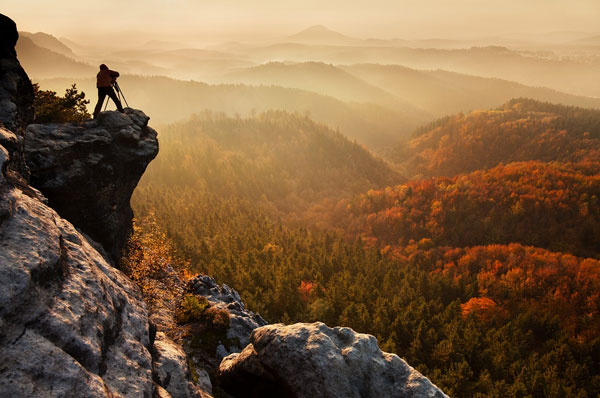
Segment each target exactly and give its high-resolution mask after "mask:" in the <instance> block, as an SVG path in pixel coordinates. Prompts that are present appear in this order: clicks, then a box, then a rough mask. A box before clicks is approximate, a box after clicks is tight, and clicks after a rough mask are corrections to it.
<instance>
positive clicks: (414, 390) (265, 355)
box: [218, 322, 447, 398]
mask: <svg viewBox="0 0 600 398" xmlns="http://www.w3.org/2000/svg"><path fill="white" fill-rule="evenodd" d="M250 343H251V344H249V345H248V346H247V347H246V348H244V350H243V351H242V352H241V353H239V354H232V355H229V356H228V357H226V358H225V359H223V361H222V362H221V365H220V367H219V373H218V378H219V384H220V385H221V387H222V388H223V389H225V391H227V392H228V393H230V394H231V395H233V396H234V397H294V398H309V397H323V398H334V397H336V398H337V397H339V398H353V397H355V398H371V397H372V398H379V397H386V398H401V397H411V398H444V397H447V396H446V395H445V394H444V393H443V392H442V391H441V390H439V389H438V388H437V387H436V386H435V385H433V384H432V383H431V382H430V381H429V380H428V379H427V378H426V377H424V376H423V375H422V374H420V373H419V372H417V371H416V370H415V369H413V368H412V367H410V366H409V365H408V364H407V363H406V362H405V361H404V360H402V359H400V357H398V356H397V355H395V354H388V353H385V352H382V351H381V350H380V349H379V346H378V345H377V340H376V339H375V337H373V336H371V335H367V334H360V333H356V332H355V331H353V330H352V329H350V328H344V327H336V328H329V327H327V325H325V324H323V323H320V322H317V323H313V324H305V323H298V324H295V325H290V326H285V325H282V324H277V325H268V326H264V327H261V328H258V329H255V330H254V331H253V332H252V334H251V336H250Z"/></svg>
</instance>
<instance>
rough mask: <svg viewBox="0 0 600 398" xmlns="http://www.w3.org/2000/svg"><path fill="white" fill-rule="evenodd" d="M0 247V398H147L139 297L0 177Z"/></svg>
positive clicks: (2, 157)
mask: <svg viewBox="0 0 600 398" xmlns="http://www.w3.org/2000/svg"><path fill="white" fill-rule="evenodd" d="M7 159H8V152H7V151H6V150H5V149H4V148H2V147H0V162H2V163H3V165H4V163H5V162H6V161H7ZM0 241H1V242H2V244H1V245H0V358H2V361H1V362H0V396H2V397H69V396H71V397H75V396H77V397H111V398H114V397H151V396H152V392H153V382H152V364H151V355H150V352H149V350H148V347H149V346H150V343H151V342H150V339H149V333H148V318H147V313H146V306H145V304H144V302H143V300H142V298H141V296H140V294H139V290H138V289H137V287H136V286H134V285H133V283H132V282H131V281H130V280H129V279H128V278H127V277H125V276H124V275H123V274H122V273H121V272H120V271H118V270H117V269H115V268H114V267H112V266H110V265H109V263H108V262H107V261H106V260H105V259H104V258H103V256H102V255H100V253H98V251H96V250H95V249H94V248H93V247H92V245H91V244H90V243H89V242H88V241H87V240H86V238H85V237H84V236H82V235H81V234H80V233H79V232H77V230H76V229H75V228H74V227H73V225H71V224H70V223H69V222H68V221H66V220H64V219H62V218H61V217H60V216H59V215H58V214H57V213H56V212H55V211H54V210H52V209H51V208H49V207H48V206H46V205H45V204H44V203H42V202H41V201H40V200H39V198H38V197H37V196H36V195H35V191H33V190H31V191H29V190H22V189H20V188H17V187H15V186H13V185H12V184H11V183H10V181H9V180H7V179H6V178H5V174H4V173H2V175H0Z"/></svg>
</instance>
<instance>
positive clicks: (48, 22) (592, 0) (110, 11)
mask: <svg viewBox="0 0 600 398" xmlns="http://www.w3.org/2000/svg"><path fill="white" fill-rule="evenodd" d="M0 12H1V13H3V14H6V15H8V16H10V17H11V18H13V19H14V20H15V21H16V22H17V24H18V26H19V29H21V30H26V31H34V32H35V31H44V32H48V33H52V34H54V35H57V36H67V37H69V38H72V39H78V38H79V39H81V38H84V37H86V36H90V35H96V34H98V33H100V32H102V31H113V32H114V31H117V30H119V31H121V30H135V31H147V32H153V33H154V35H155V36H156V37H153V38H157V37H164V38H165V39H168V38H169V37H170V36H175V35H177V34H182V33H187V34H189V33H197V34H198V35H199V36H200V35H206V36H207V37H209V36H215V37H216V36H222V37H223V38H226V39H231V38H234V37H235V36H236V35H238V36H239V37H238V38H243V35H248V34H251V33H256V34H265V33H270V32H272V33H277V34H291V33H295V32H296V31H299V30H301V29H303V28H305V27H308V26H311V25H315V24H321V25H326V26H327V27H329V28H331V29H334V30H338V31H341V32H343V33H346V34H349V35H354V36H358V37H363V38H366V37H380V38H392V37H399V38H430V37H445V38H468V37H486V36H492V35H499V34H510V33H542V32H552V31H562V30H577V31H587V32H590V33H597V32H600V27H599V26H600V0H494V1H491V0H301V1H298V0H121V1H117V0H94V1H84V0H52V1H50V0H2V6H1V7H0Z"/></svg>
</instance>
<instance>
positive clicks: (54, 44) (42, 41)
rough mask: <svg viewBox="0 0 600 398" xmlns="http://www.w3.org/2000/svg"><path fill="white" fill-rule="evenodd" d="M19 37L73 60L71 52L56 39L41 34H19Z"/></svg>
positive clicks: (73, 55) (73, 56)
mask: <svg viewBox="0 0 600 398" xmlns="http://www.w3.org/2000/svg"><path fill="white" fill-rule="evenodd" d="M19 35H20V37H27V38H29V39H31V41H33V42H34V43H35V44H36V45H38V46H40V47H44V48H47V49H48V50H51V51H54V52H55V53H58V54H62V55H65V56H67V57H70V58H75V54H74V53H73V50H72V49H71V48H69V47H68V46H67V45H65V44H64V43H63V42H61V41H60V40H59V39H57V38H56V37H54V36H52V35H49V34H47V33H43V32H37V33H29V32H19Z"/></svg>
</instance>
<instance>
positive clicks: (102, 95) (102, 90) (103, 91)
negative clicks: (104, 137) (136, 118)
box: [94, 87, 123, 119]
mask: <svg viewBox="0 0 600 398" xmlns="http://www.w3.org/2000/svg"><path fill="white" fill-rule="evenodd" d="M107 95H108V97H109V98H110V99H111V100H113V102H114V103H115V105H117V109H118V110H119V112H121V113H122V112H123V106H122V105H121V101H119V98H117V94H116V93H115V90H113V88H112V87H98V103H97V104H96V108H95V109H94V119H95V118H96V116H98V114H99V113H100V111H101V110H102V104H104V100H105V99H106V96H107Z"/></svg>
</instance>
